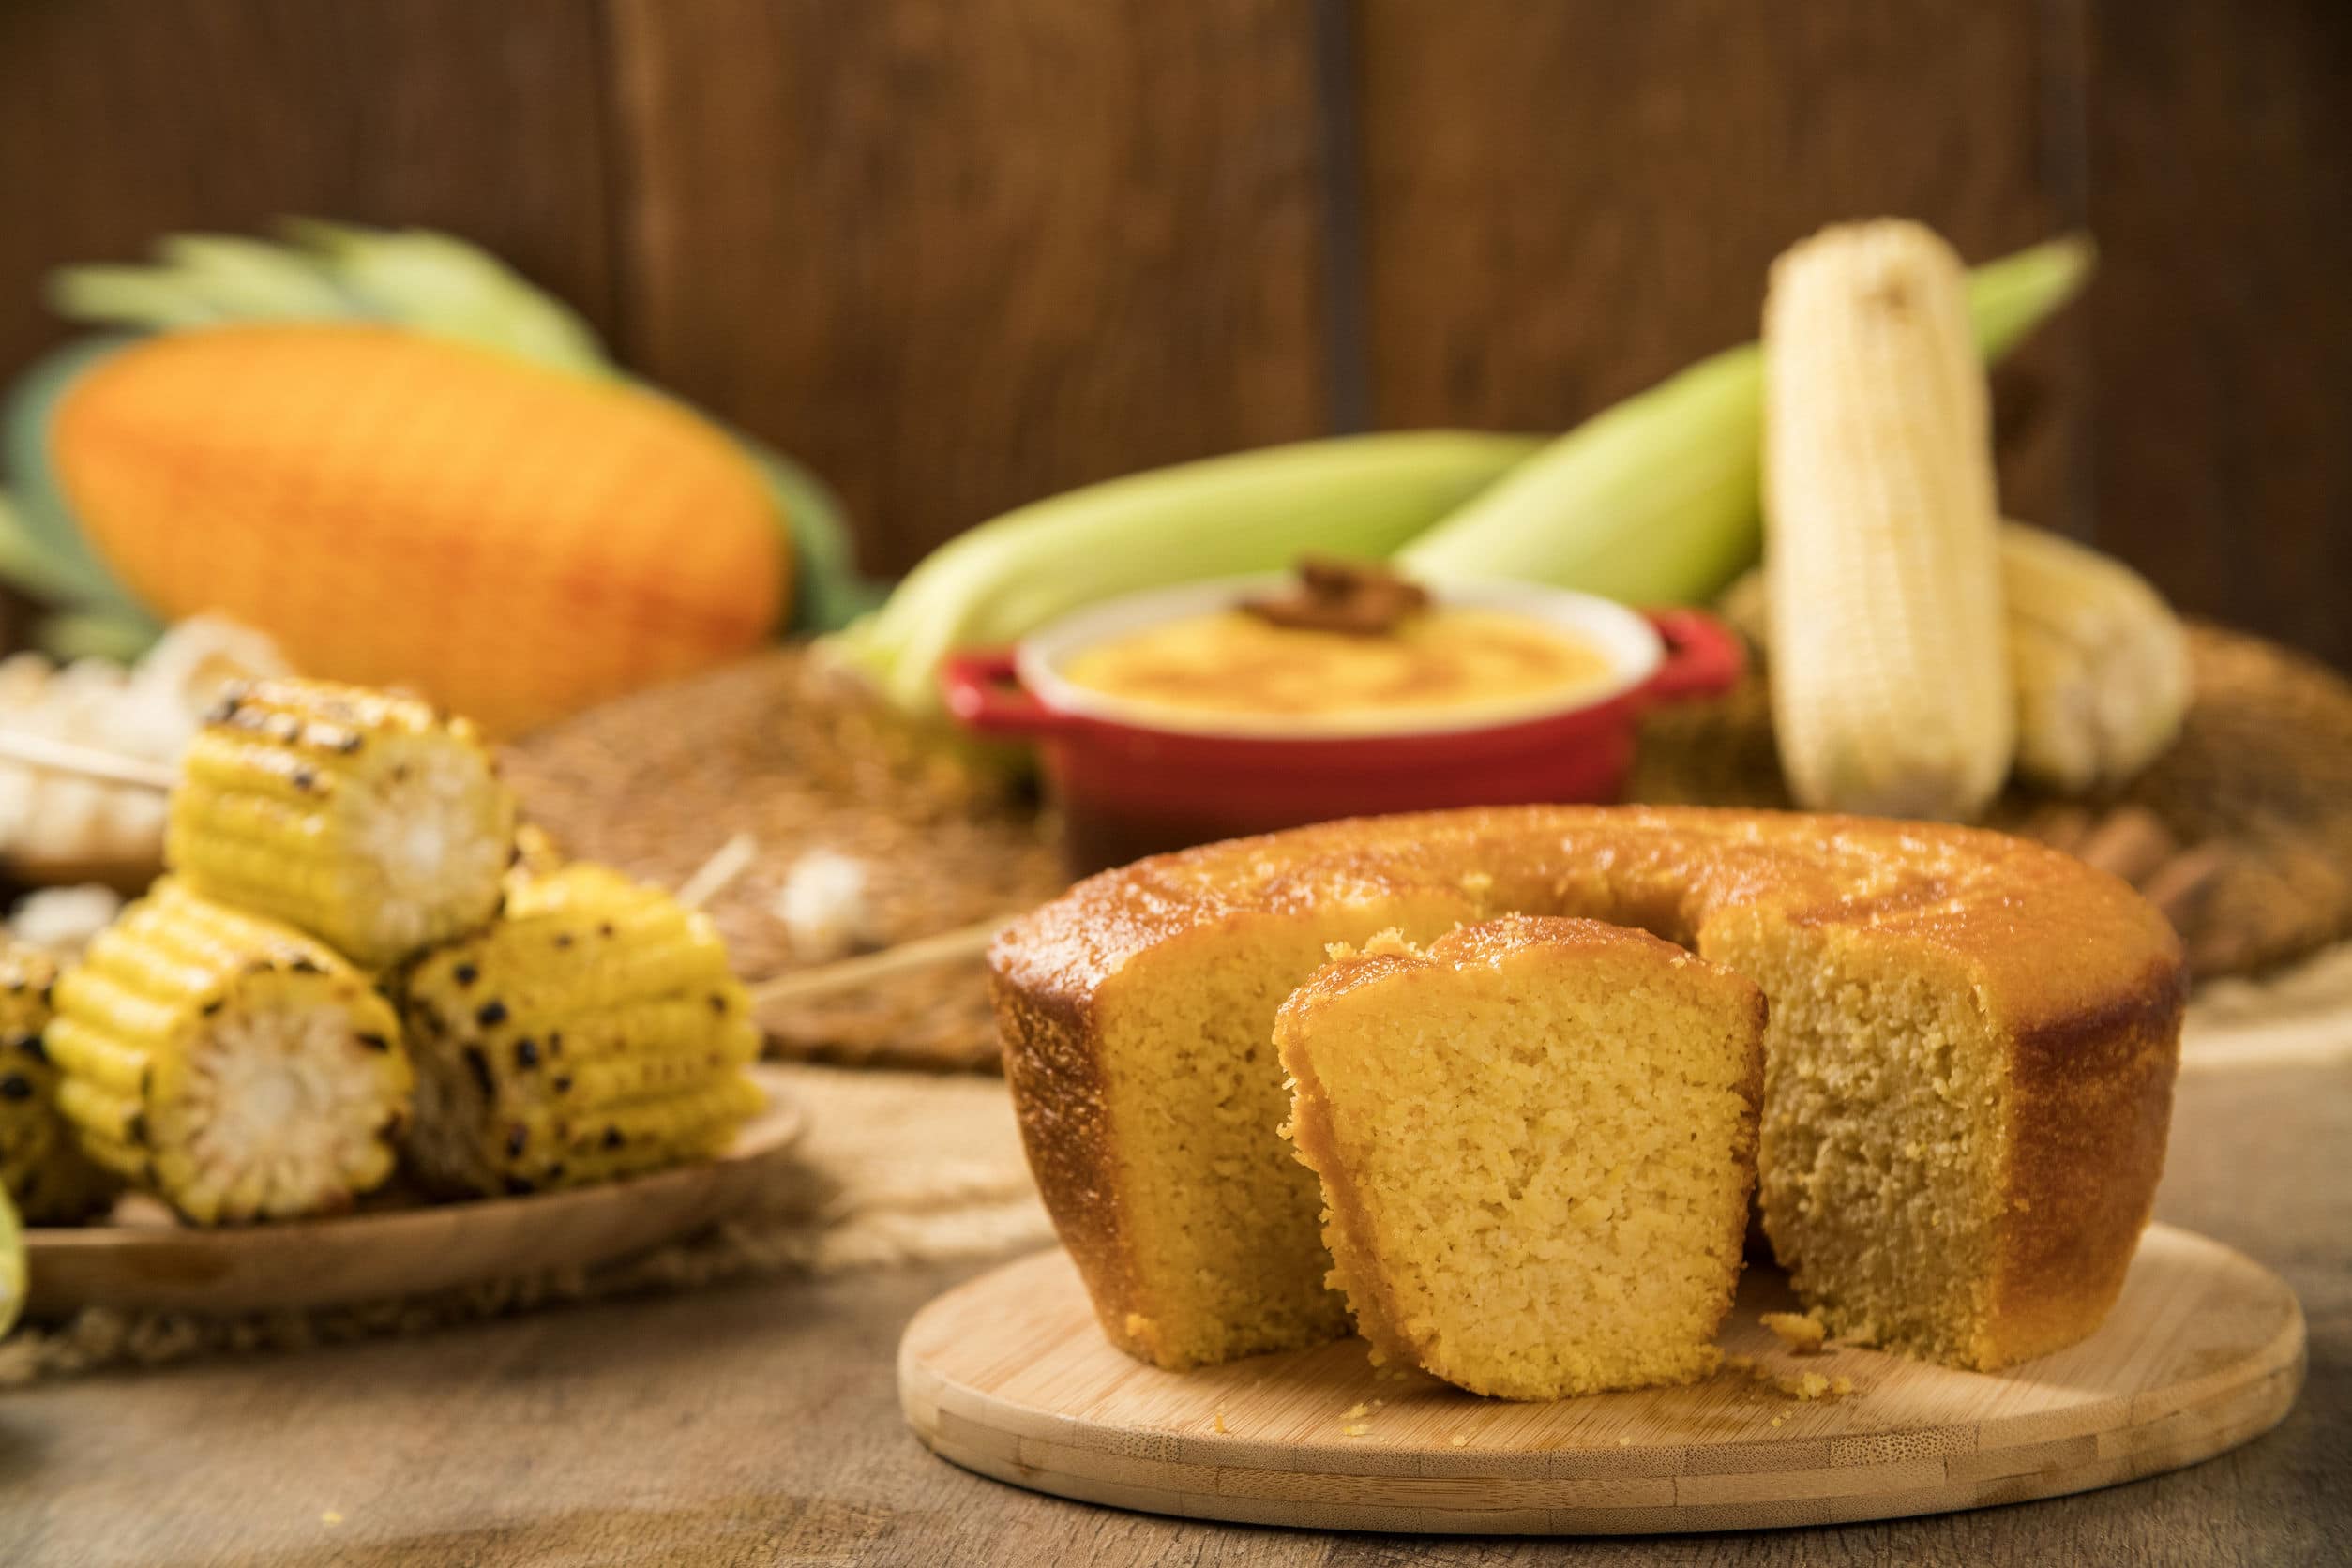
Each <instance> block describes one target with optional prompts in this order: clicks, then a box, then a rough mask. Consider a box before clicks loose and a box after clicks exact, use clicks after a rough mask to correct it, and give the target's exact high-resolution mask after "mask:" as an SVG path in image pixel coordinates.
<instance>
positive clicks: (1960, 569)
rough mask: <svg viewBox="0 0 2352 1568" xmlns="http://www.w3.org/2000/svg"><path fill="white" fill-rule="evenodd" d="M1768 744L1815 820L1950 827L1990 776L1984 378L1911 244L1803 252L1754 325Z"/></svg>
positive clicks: (1967, 812)
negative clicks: (1772, 635) (1857, 815)
mask: <svg viewBox="0 0 2352 1568" xmlns="http://www.w3.org/2000/svg"><path fill="white" fill-rule="evenodd" d="M1764 361H1765V367H1764V368H1765V448H1764V469H1765V524H1766V540H1767V550H1766V567H1765V569H1766V572H1767V574H1768V583H1769V587H1770V595H1771V599H1772V622H1773V625H1774V626H1775V627H1776V628H1777V629H1778V637H1779V641H1778V646H1777V647H1776V648H1775V649H1774V658H1773V680H1772V717H1773V729H1774V732H1775V733H1776V735H1777V737H1778V739H1779V742H1780V756H1781V767H1782V769H1783V771H1784V772H1785V773H1786V774H1787V777H1788V785H1789V790H1790V792H1791V793H1792V794H1794V795H1795V796H1796V798H1797V799H1798V800H1799V801H1800V802H1801V803H1802V804H1803V805H1805V806H1808V807H1815V808H1818V809H1831V810H1846V811H1865V812H1874V813H1877V814H1881V815H1886V816H1898V817H1948V818H1967V817H1971V816H1974V815H1975V814H1976V813H1977V812H1978V811H1980V810H1982V809H1983V807H1984V805H1985V804H1986V802H1988V801H1989V800H1990V799H1991V798H1992V796H1993V794H1994V792H1996V791H1998V789H1999V788H2000V785H2001V781H2002V780H2003V779H2004V778H2005V777H2007V776H2008V774H2009V764H2010V760H2011V757H2012V755H2013V751H2014V748H2015V744H2016V736H2015V713H2014V703H2013V700H2012V696H2011V690H2010V674H2009V666H2008V660H2007V658H2006V656H2005V650H2004V643H2003V637H2002V626H2001V593H2000V566H1999V558H1998V545H1997V527H1996V524H1997V516H1996V513H1995V510H1994V500H1993V463H1992V447H1991V442H1990V438H1989V432H1988V430H1987V428H1986V417H1985V387H1984V371H1983V367H1982V365H1981V364H1980V363H1979V362H1978V360H1977V356H1976V354H1975V352H1974V350H1973V349H1972V348H1971V347H1970V346H1969V340H1968V308H1967V293H1966V283H1965V275H1964V273H1963V272H1962V269H1961V266H1960V261H1959V258H1958V257H1956V256H1954V255H1953V254H1952V249H1951V248H1950V247H1949V246H1947V245H1945V244H1944V243H1943V241H1942V240H1940V239H1938V238H1937V237H1936V235H1935V234H1932V233H1930V232H1929V231H1928V230H1926V229H1923V228H1922V227H1920V226H1919V225H1918V224H1915V223H1903V222H1894V221H1880V222H1873V223H1862V224H1854V225H1850V226H1847V227H1840V228H1832V229H1827V230H1824V231H1823V232H1822V233H1820V234H1817V235H1815V236H1814V237H1813V238H1812V239H1809V240H1806V241H1804V242H1803V243H1802V244H1800V245H1799V246H1797V247H1796V248H1795V249H1792V250H1790V251H1788V252H1787V254H1786V255H1784V256H1782V257H1781V258H1780V260H1779V261H1778V262H1776V263H1774V264H1773V266H1772V286H1771V292H1770V294H1769V296H1768V298H1767V300H1766V304H1765V309H1764Z"/></svg>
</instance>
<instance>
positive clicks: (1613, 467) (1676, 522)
mask: <svg viewBox="0 0 2352 1568" xmlns="http://www.w3.org/2000/svg"><path fill="white" fill-rule="evenodd" d="M2090 267H2091V249H2090V244H2089V242H2088V240H2085V239H2083V238H2080V237H2079V236H2078V237H2073V238H2068V239H2058V240H2052V241H2049V242H2048V243H2046V244H2043V245H2037V246H2034V247H2033V248H2032V249H2028V250H2021V251H2019V252H2017V253H2016V254H2015V255H2013V256H2008V257H2004V258H2002V259H2001V260H1999V261H1998V262H1993V263H1990V264H1987V265H1984V266H1982V267H1979V268H1977V269H1976V271H1974V272H1973V273H1971V274H1970V275H1969V277H1968V319H1969V324H1970V328H1971V330H1972V332H1973V334H1974V337H1975V340H1976V344H1977V348H1978V351H1979V352H1980V353H1982V354H1983V356H1984V357H1985V358H1986V359H1987V360H1993V359H1998V358H1999V357H2000V356H2001V355H2002V354H2006V353H2007V352H2008V351H2009V350H2010V349H2011V348H2012V347H2013V346H2014V345H2015V344H2016V343H2017V342H2018V341H2019V340H2020V339H2023V338H2024V337H2025V336H2026V334H2028V332H2030V331H2031V330H2032V329H2033V328H2034V326H2035V325H2037V324H2039V323H2040V322H2041V321H2042V319H2043V317H2045V316H2047V315H2049V314H2050V313H2051V312H2052V311H2054V310H2056V309H2058V307H2060V306H2061V305H2064V304H2065V303H2066V302H2067V301H2068V300H2069V299H2071V298H2073V295H2074V293H2075V291H2076V290H2078V289H2080V288H2081V287H2082V285H2083V280H2084V279H2086V278H2088V276H2089V275H2090ZM1763 384H1764V370H1763V365H1762V361H1761V359H1760V358H1759V356H1758V354H1757V352H1756V345H1755V344H1753V343H1747V344H1742V345H1741V347H1739V348H1736V349H1726V350H1725V351H1723V352H1722V353H1721V354H1715V355H1713V356H1712V357H1711V358H1708V359H1704V360H1701V361H1700V362H1699V363H1697V364H1696V365H1694V366H1692V367H1691V368H1690V369H1686V370H1684V371H1682V372H1681V374H1679V375H1676V376H1674V377H1672V378H1671V379H1669V380H1666V381H1664V382H1661V383H1659V384H1657V385H1656V386H1654V387H1651V389H1650V390H1649V391H1647V392H1643V393H1641V394H1639V395H1638V396H1636V397H1633V398H1629V399H1627V400H1625V401H1623V402H1621V403H1619V404H1617V405H1616V406H1615V407H1613V408H1609V409H1606V410H1604V411H1603V412H1602V413H1600V414H1597V415H1593V416H1592V417H1591V418H1590V419H1587V420H1586V421H1585V422H1584V423H1583V424H1581V425H1578V426H1577V427H1576V429H1575V430H1570V431H1569V432H1568V433H1567V434H1565V435H1563V436H1560V437H1559V438H1558V439H1557V440H1555V441H1553V442H1551V443H1550V444H1549V445H1546V446H1545V448H1544V449H1543V450H1542V451H1541V452H1539V453H1537V454H1536V455H1535V456H1534V457H1532V458H1530V459H1529V460H1527V461H1526V462H1524V463H1522V464H1520V465H1519V466H1518V467H1517V468H1516V469H1515V470H1513V471H1512V473H1511V474H1510V475H1507V476H1506V477H1504V478H1502V479H1500V480H1499V481H1498V482H1496V483H1495V484H1493V485H1491V486H1489V487H1488V488H1487V489H1485V490H1482V491H1481V492H1480V493H1479V494H1478V495H1477V497H1476V498H1475V499H1473V500H1471V501H1470V502H1469V503H1468V504H1467V505H1464V506H1462V507H1461V509H1460V510H1458V511H1456V512H1455V513H1453V514H1452V515H1450V516H1448V517H1447V518H1446V520H1444V521H1443V522H1440V524H1438V525H1437V526H1436V527H1435V528H1432V529H1430V530H1429V532H1428V533H1426V534H1424V535H1421V536H1420V537H1419V538H1416V539H1415V540H1413V542H1412V543H1411V544H1410V545H1408V546H1406V547H1405V550H1404V551H1403V553H1402V554H1401V555H1400V556H1399V557H1398V558H1397V564H1398V565H1399V567H1400V569H1402V570H1403V571H1404V572H1406V573H1407V574H1408V575H1409V576H1415V577H1423V578H1426V579H1429V580H1435V581H1444V580H1447V579H1448V578H1460V577H1489V578H1491V577H1510V578H1530V579H1533V580H1537V581H1541V582H1551V583H1557V584H1559V585H1560V586H1561V587H1563V588H1576V589H1580V590H1582V591H1583V592H1585V593H1588V594H1604V595H1607V596H1610V597H1612V598H1619V599H1623V600H1625V601H1627V602H1628V603H1632V604H1672V603H1683V602H1696V601H1698V600H1701V599H1704V598H1706V597H1708V596H1710V595H1711V594H1713V593H1714V592H1715V591H1716V590H1717V589H1719V588H1721V587H1722V586H1723V585H1724V584H1725V583H1726V581H1728V580H1730V579H1731V578H1732V576H1733V575H1734V574H1736V573H1737V572H1739V571H1740V570H1741V568H1742V567H1744V566H1746V565H1749V564H1750V563H1752V562H1753V561H1754V560H1755V559H1756V549H1757V509H1756V508H1757V498H1758V484H1759V479H1758V475H1757V471H1756V453H1757V448H1758V435H1759V424H1758V421H1759V417H1760V409H1761V405H1762V400H1763Z"/></svg>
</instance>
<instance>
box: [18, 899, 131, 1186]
mask: <svg viewBox="0 0 2352 1568" xmlns="http://www.w3.org/2000/svg"><path fill="white" fill-rule="evenodd" d="M56 978H57V966H56V964H55V963H54V962H53V961H52V960H51V959H50V958H49V957H48V956H47V955H45V954H42V953H37V952H35V951H33V950H32V949H30V948H25V947H19V946H16V945H14V944H8V945H5V946H0V1188H4V1189H6V1191H7V1193H8V1197H9V1198H10V1199H14V1200H15V1203H16V1206H17V1210H18V1212H19V1213H21V1214H23V1216H24V1218H25V1219H26V1220H27V1221H28V1222H30V1223H32V1224H35V1225H40V1224H57V1225H70V1224H73V1223H74V1222H75V1221H77V1220H83V1219H87V1218H88V1217H89V1216H90V1215H91V1214H96V1213H97V1212H98V1211H99V1210H101V1209H104V1208H106V1207H107V1206H108V1205H109V1204H111V1203H112V1202H113V1200H114V1194H115V1192H116V1191H117V1189H119V1187H120V1186H121V1184H120V1183H119V1182H117V1181H115V1180H114V1178H113V1176H112V1175H111V1174H109V1173H108V1172H107V1171H105V1170H103V1169H101V1168H99V1167H98V1166H97V1165H95V1164H93V1163H92V1162H91V1161H90V1158H89V1156H87V1155H86V1154H84V1153H83V1152H82V1148H81V1145H80V1144H78V1143H76V1142H75V1141H74V1137H73V1126H72V1123H68V1121H67V1120H66V1119H65V1117H64V1116H63V1115H62V1114H61V1113H60V1112H59V1111H58V1109H57V1069H56V1067H55V1066H54V1065H53V1063H51V1062H50V1060H49V1050H48V1047H47V1045H46V1043H45V1042H44V1039H43V1035H44V1033H45V1032H46V1031H47V1030H48V1028H49V1021H50V988H51V986H52V985H53V983H54V982H55V980H56Z"/></svg>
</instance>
